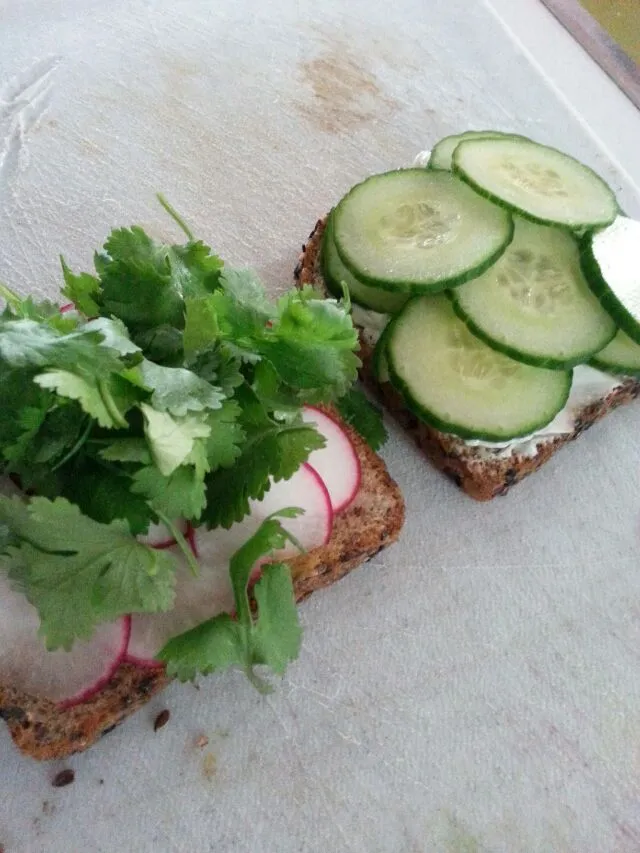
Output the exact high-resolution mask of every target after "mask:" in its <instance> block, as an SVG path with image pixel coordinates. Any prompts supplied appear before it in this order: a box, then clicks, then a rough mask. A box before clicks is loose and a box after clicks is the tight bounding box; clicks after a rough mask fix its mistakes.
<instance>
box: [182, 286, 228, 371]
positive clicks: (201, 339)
mask: <svg viewBox="0 0 640 853" xmlns="http://www.w3.org/2000/svg"><path fill="white" fill-rule="evenodd" d="M218 332H219V329H218V315H217V311H216V306H215V303H214V302H212V301H211V300H210V299H208V298H204V297H200V298H198V299H194V298H190V299H185V316H184V333H183V345H184V354H185V357H186V358H187V359H190V358H192V357H193V356H194V355H195V354H197V353H199V352H202V351H203V350H205V349H207V348H208V347H210V346H211V342H212V340H214V339H215V338H216V337H217V336H218Z"/></svg>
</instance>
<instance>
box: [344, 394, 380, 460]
mask: <svg viewBox="0 0 640 853" xmlns="http://www.w3.org/2000/svg"><path fill="white" fill-rule="evenodd" d="M335 406H336V408H337V410H338V411H339V412H340V415H341V417H342V419H343V420H344V421H345V423H347V424H349V426H351V427H353V429H355V431H356V432H357V433H359V434H360V435H361V436H362V438H364V440H365V441H366V442H367V444H368V445H369V447H371V449H372V450H379V449H380V448H381V447H382V446H383V444H384V443H385V442H386V440H387V438H388V434H387V430H386V428H385V425H384V421H383V419H382V412H381V411H380V409H378V407H377V406H374V405H373V403H371V402H370V401H369V400H368V399H367V397H366V396H365V395H364V394H363V393H362V391H359V390H358V389H357V388H352V389H351V390H350V391H349V392H348V393H347V394H345V395H344V396H343V397H340V399H339V400H336V403H335Z"/></svg>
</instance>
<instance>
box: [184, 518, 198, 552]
mask: <svg viewBox="0 0 640 853" xmlns="http://www.w3.org/2000/svg"><path fill="white" fill-rule="evenodd" d="M185 539H186V540H187V542H188V543H189V548H191V553H192V554H193V556H194V557H195V558H196V560H198V559H199V558H200V554H199V553H198V543H197V542H196V529H195V527H194V526H193V524H191V522H190V521H188V522H187V530H186V532H185Z"/></svg>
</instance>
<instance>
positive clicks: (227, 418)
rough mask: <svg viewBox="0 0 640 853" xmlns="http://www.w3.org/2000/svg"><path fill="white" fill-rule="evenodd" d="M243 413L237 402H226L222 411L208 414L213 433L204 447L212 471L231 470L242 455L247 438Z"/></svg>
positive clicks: (218, 410) (208, 422) (217, 410)
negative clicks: (241, 417)
mask: <svg viewBox="0 0 640 853" xmlns="http://www.w3.org/2000/svg"><path fill="white" fill-rule="evenodd" d="M241 411H242V410H241V409H240V406H239V405H238V403H237V402H236V401H235V400H225V401H224V403H223V404H222V407H221V408H220V409H216V411H214V412H209V413H208V414H207V424H208V426H209V428H210V430H211V432H210V433H209V436H208V437H207V439H206V440H205V443H204V447H205V450H206V455H207V462H208V465H209V470H210V471H216V470H217V469H218V468H229V467H230V466H231V465H233V463H234V462H235V461H236V459H237V458H238V456H239V455H240V453H241V448H242V443H243V441H244V438H245V431H244V429H243V428H242V425H241V423H240V421H239V418H240V415H241Z"/></svg>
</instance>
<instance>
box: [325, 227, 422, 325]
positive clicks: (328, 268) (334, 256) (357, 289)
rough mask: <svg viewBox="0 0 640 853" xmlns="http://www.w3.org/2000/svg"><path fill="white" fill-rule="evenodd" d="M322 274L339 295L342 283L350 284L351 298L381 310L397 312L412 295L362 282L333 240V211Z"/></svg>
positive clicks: (326, 230) (348, 288)
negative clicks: (348, 267)
mask: <svg viewBox="0 0 640 853" xmlns="http://www.w3.org/2000/svg"><path fill="white" fill-rule="evenodd" d="M322 276H323V278H324V280H325V283H326V285H327V289H328V290H329V291H330V292H331V293H332V294H333V295H334V296H337V297H338V298H340V297H341V296H342V286H341V284H342V283H344V284H345V285H346V286H347V290H348V291H349V295H350V296H351V301H352V302H354V303H355V304H356V305H360V307H362V308H369V309H371V310H372V311H379V312H380V313H381V314H395V313H396V311H399V310H400V309H401V308H402V306H403V305H404V303H405V302H406V301H407V299H408V298H409V294H407V293H392V292H391V291H389V290H380V289H379V288H375V287H369V285H367V284H363V283H362V282H361V281H358V279H357V278H356V277H355V276H354V275H353V274H352V273H351V272H350V271H349V270H348V269H347V268H346V267H345V265H344V264H343V263H342V261H341V259H340V255H339V254H338V250H337V249H336V246H335V243H334V240H333V213H331V214H330V216H329V218H328V220H327V224H326V227H325V231H324V234H323V237H322Z"/></svg>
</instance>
